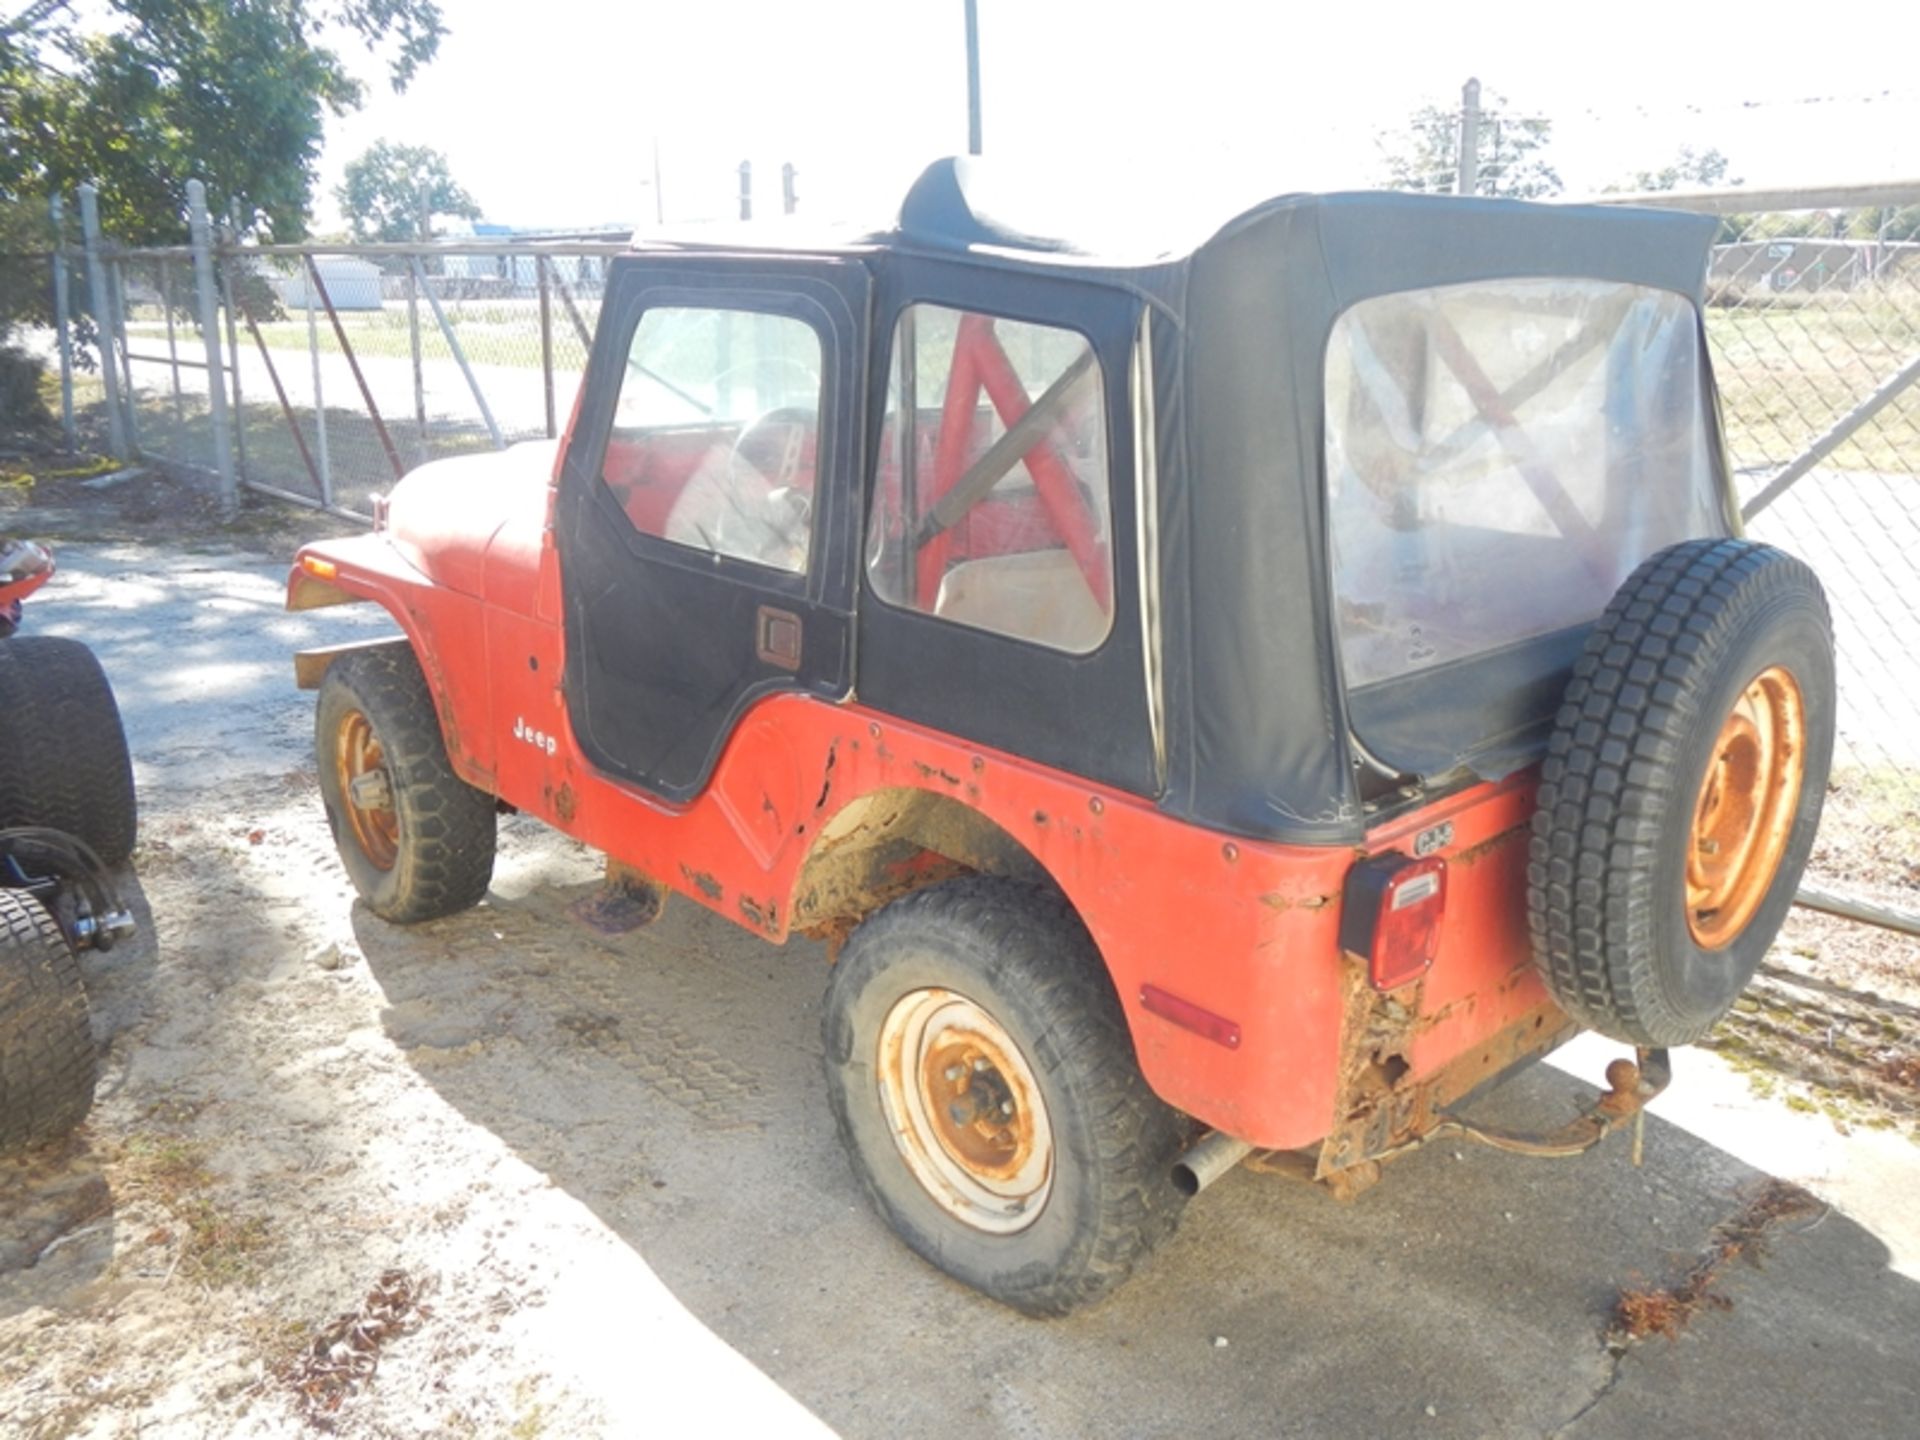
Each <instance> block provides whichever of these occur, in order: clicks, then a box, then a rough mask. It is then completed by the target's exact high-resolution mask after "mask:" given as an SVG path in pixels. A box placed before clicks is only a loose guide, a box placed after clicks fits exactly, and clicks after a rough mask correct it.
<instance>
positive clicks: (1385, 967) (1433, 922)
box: [1340, 850, 1447, 991]
mask: <svg viewBox="0 0 1920 1440" xmlns="http://www.w3.org/2000/svg"><path fill="white" fill-rule="evenodd" d="M1446 911H1447V862H1446V861H1445V860H1442V859H1441V858H1440V857H1439V856H1438V855H1429V856H1427V857H1426V858H1425V859H1422V860H1413V859H1409V858H1408V857H1407V856H1405V855H1402V854H1400V853H1399V852H1398V851H1393V850H1389V851H1388V852H1387V853H1386V854H1384V855H1375V856H1372V857H1371V858H1369V859H1366V860H1362V861H1361V862H1360V863H1359V864H1357V865H1355V866H1354V867H1353V868H1352V869H1351V870H1349V871H1348V872H1347V885H1346V894H1345V897H1344V899H1343V901H1342V905H1341V910H1340V948H1341V949H1342V950H1344V951H1346V952H1347V953H1348V954H1349V955H1351V956H1353V958H1354V959H1355V960H1357V961H1359V962H1360V963H1361V964H1363V965H1365V966H1366V967H1367V979H1368V981H1369V982H1371V984H1372V985H1373V988H1374V989H1376V990H1381V991H1386V990H1398V989H1399V988H1400V987H1401V986H1402V985H1408V984H1411V983H1412V982H1413V981H1415V980H1418V979H1419V978H1420V977H1421V976H1422V975H1424V974H1426V973H1427V971H1428V969H1429V968H1431V966H1432V965H1433V957H1434V953H1435V952H1436V951H1437V950H1438V949H1439V948H1440V920H1441V917H1442V916H1444V915H1445V914H1446Z"/></svg>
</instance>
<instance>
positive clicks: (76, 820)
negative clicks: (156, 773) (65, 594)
mask: <svg viewBox="0 0 1920 1440" xmlns="http://www.w3.org/2000/svg"><path fill="white" fill-rule="evenodd" d="M0 726H4V730H3V731H0V827H5V826H9V825H45V826H47V827H49V828H50V829H54V830H64V831H66V832H67V833H68V834H69V835H77V836H79V837H80V838H81V839H82V840H84V841H86V842H87V844H88V845H89V846H91V847H92V848H93V850H94V852H95V853H96V854H98V855H99V857H100V858H101V860H103V861H104V862H105V863H107V864H109V865H117V864H119V863H120V862H121V861H122V860H124V859H126V858H127V857H128V856H129V855H131V854H132V853H133V842H134V837H135V832H136V830H137V828H138V815H137V810H136V806H135V801H134V793H133V764H132V762H131V761H130V760H129V759H128V757H127V735H126V731H125V730H123V729H122V728H121V725H120V708H119V706H117V705H116V704H114V700H113V687H112V686H111V685H109V684H108V683H107V677H106V674H105V672H104V671H102V670H101V668H100V662H99V661H98V660H97V659H95V658H94V654H93V652H92V651H91V650H89V649H88V648H87V647H86V646H85V645H82V644H81V643H80V642H79V641H78V640H68V639H64V638H62V637H59V636H54V635H25V636H15V637H13V638H12V639H9V640H5V641H0Z"/></svg>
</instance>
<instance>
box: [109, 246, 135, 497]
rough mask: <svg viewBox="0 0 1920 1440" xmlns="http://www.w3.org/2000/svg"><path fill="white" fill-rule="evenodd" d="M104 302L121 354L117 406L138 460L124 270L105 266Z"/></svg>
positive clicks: (116, 263)
mask: <svg viewBox="0 0 1920 1440" xmlns="http://www.w3.org/2000/svg"><path fill="white" fill-rule="evenodd" d="M107 301H108V303H109V304H110V305H112V307H113V335H114V342H115V344H116V345H117V346H118V348H119V351H120V403H121V405H122V406H123V407H125V410H126V415H127V448H128V449H129V450H131V451H132V452H133V457H134V458H135V459H136V460H137V459H139V458H140V408H139V407H140V392H139V391H137V390H135V389H134V388H133V356H132V354H131V353H130V352H131V351H132V349H133V346H132V345H131V344H130V343H129V342H128V340H127V266H126V262H125V261H123V260H110V261H108V262H107Z"/></svg>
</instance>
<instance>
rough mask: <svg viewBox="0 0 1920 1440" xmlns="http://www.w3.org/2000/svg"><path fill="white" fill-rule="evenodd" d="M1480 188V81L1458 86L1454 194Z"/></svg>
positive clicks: (1461, 193) (1473, 191)
mask: <svg viewBox="0 0 1920 1440" xmlns="http://www.w3.org/2000/svg"><path fill="white" fill-rule="evenodd" d="M1479 188H1480V82H1479V81H1478V80H1469V81H1467V83H1466V84H1465V85H1463V86H1461V87H1460V174H1459V178H1458V179H1457V180H1456V181H1455V183H1454V194H1456V195H1472V194H1475V193H1477V192H1478V190H1479Z"/></svg>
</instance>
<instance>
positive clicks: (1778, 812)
mask: <svg viewBox="0 0 1920 1440" xmlns="http://www.w3.org/2000/svg"><path fill="white" fill-rule="evenodd" d="M1806 728H1807V719H1806V706H1805V703H1804V702H1803V701H1802V700H1801V698H1800V687H1799V685H1798V684H1797V683H1795V681H1794V678H1793V676H1792V675H1791V674H1789V673H1788V672H1787V671H1786V670H1785V669H1783V668H1782V667H1781V666H1778V665H1775V666H1773V667H1771V668H1770V669H1767V670H1763V671H1762V672H1761V673H1760V674H1759V675H1758V676H1756V677H1755V678H1754V680H1753V681H1752V683H1750V684H1749V685H1748V686H1747V688H1746V689H1745V690H1743V691H1742V692H1741V693H1740V698H1739V699H1738V700H1736V701H1735V702H1734V705H1733V709H1732V710H1730V711H1729V712H1728V713H1727V718H1726V720H1725V721H1724V722H1723V723H1722V724H1721V726H1720V734H1719V736H1718V738H1716V739H1715V741H1714V742H1713V756H1712V758H1711V759H1710V760H1709V761H1708V762H1707V773H1706V777H1705V778H1704V779H1703V780H1702V781H1701V782H1700V793H1699V795H1698V796H1697V797H1696V798H1695V800H1694V804H1693V829H1692V833H1691V835H1690V836H1689V839H1688V847H1687V878H1686V890H1687V928H1688V929H1689V930H1690V931H1691V932H1692V934H1693V940H1694V943H1695V944H1696V945H1698V946H1700V947H1701V948H1702V949H1704V950H1718V949H1721V948H1723V947H1724V946H1727V945H1730V944H1732V943H1733V941H1734V940H1735V939H1736V938H1737V937H1738V936H1739V935H1740V933H1741V932H1742V931H1743V930H1745V929H1746V927H1747V922H1748V921H1749V920H1751V919H1752V918H1753V913H1754V911H1756V910H1758V909H1759V908H1760V902H1761V901H1762V900H1764V899H1765V898H1766V895H1767V891H1768V890H1770V889H1771V888H1772V886H1773V877H1774V876H1775V875H1776V874H1777V873H1778V872H1779V869H1780V859H1781V857H1782V856H1783V855H1785V854H1786V850H1787V837H1788V836H1789V835H1790V834H1791V833H1792V831H1793V820H1794V816H1795V815H1796V814H1797V813H1798V811H1799V808H1800V787H1801V783H1802V781H1803V780H1804V779H1805V777H1806Z"/></svg>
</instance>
